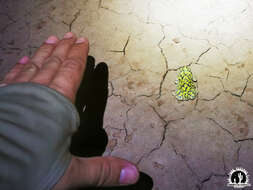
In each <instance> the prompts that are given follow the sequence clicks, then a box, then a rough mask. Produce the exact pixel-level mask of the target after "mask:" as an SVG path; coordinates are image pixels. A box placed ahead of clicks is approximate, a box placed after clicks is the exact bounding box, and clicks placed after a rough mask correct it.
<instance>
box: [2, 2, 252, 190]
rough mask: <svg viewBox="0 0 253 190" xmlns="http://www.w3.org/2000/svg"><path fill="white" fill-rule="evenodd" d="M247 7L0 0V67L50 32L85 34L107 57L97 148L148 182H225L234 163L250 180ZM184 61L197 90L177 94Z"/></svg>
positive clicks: (164, 187)
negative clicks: (102, 137) (187, 97)
mask: <svg viewBox="0 0 253 190" xmlns="http://www.w3.org/2000/svg"><path fill="white" fill-rule="evenodd" d="M252 11H253V2H252V1H250V0H223V1H220V0H202V1H200V0H199V1H188V0H177V1H175V0H138V1H137V0H65V1H60V0H36V1H35V0H34V1H32V0H22V1H21V0H20V1H15V0H8V1H6V0H0V23H1V24H0V76H1V78H2V77H3V76H4V75H5V73H6V72H7V71H8V70H9V69H10V68H12V66H13V65H14V64H15V63H16V62H17V60H18V59H19V58H20V57H21V56H24V55H32V54H33V53H34V51H35V50H36V49H37V47H39V46H40V44H41V43H42V42H43V40H45V39H46V38H47V37H48V36H49V35H52V34H54V35H57V36H58V37H62V36H63V35H64V34H65V33H66V32H68V31H72V32H74V33H76V34H77V35H78V36H86V37H88V38H89V41H90V55H92V56H94V57H95V58H96V61H97V62H102V61H103V62H106V63H107V64H108V67H109V88H110V89H109V99H108V103H107V108H106V113H105V116H104V128H105V130H106V132H107V133H108V137H109V143H108V146H107V149H106V152H105V153H104V155H112V156H118V157H122V158H125V159H128V160H130V161H132V162H134V163H136V164H137V165H138V167H139V168H140V170H141V171H143V172H145V173H146V174H148V175H149V176H150V177H152V179H153V182H154V187H153V189H154V190H168V189H172V190H186V189H187V190H195V189H196V190H200V189H201V190H221V189H222V190H225V189H233V188H232V187H227V179H228V174H229V172H230V171H231V169H235V168H236V167H242V168H244V169H246V170H247V171H248V173H249V175H250V176H252V177H251V178H252V183H253V76H252V74H253V12H252ZM185 65H188V66H189V67H190V68H191V70H192V72H193V75H194V77H195V78H196V79H197V86H198V92H199V93H198V96H197V97H196V98H195V100H191V101H178V100H177V99H176V98H175V96H173V94H172V93H173V91H175V89H176V86H175V84H174V82H175V80H176V78H177V73H178V70H179V68H180V67H182V66H185ZM245 189H253V188H252V186H251V187H247V188H245Z"/></svg>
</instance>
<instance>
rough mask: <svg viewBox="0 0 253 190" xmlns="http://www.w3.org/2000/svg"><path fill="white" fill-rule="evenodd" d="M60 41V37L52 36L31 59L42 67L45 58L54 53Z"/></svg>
mask: <svg viewBox="0 0 253 190" xmlns="http://www.w3.org/2000/svg"><path fill="white" fill-rule="evenodd" d="M58 42H59V39H58V38H57V37H56V36H50V37H49V38H48V39H47V40H46V41H45V43H43V44H42V45H41V46H40V48H39V49H38V50H37V51H36V53H35V54H34V56H33V57H32V59H31V61H32V62H33V63H35V64H36V65H37V66H38V67H39V68H41V67H42V65H43V63H44V62H45V60H46V59H47V58H48V57H49V56H50V55H51V54H52V52H53V50H54V48H55V47H56V45H57V43H58Z"/></svg>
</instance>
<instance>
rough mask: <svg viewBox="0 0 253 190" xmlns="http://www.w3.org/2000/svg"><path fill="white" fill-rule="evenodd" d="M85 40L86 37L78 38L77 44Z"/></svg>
mask: <svg viewBox="0 0 253 190" xmlns="http://www.w3.org/2000/svg"><path fill="white" fill-rule="evenodd" d="M83 42H85V38H83V37H82V38H78V39H77V40H76V43H77V44H81V43H83Z"/></svg>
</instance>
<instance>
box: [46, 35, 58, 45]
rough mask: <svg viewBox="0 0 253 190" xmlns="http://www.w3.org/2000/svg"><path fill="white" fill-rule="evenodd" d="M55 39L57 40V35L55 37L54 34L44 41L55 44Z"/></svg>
mask: <svg viewBox="0 0 253 190" xmlns="http://www.w3.org/2000/svg"><path fill="white" fill-rule="evenodd" d="M57 41H58V39H57V37H55V36H50V37H49V38H48V39H47V41H46V43H47V44H55V43H56V42H57Z"/></svg>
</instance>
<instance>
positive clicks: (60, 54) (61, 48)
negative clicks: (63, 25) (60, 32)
mask: <svg viewBox="0 0 253 190" xmlns="http://www.w3.org/2000/svg"><path fill="white" fill-rule="evenodd" d="M75 42H76V36H75V34H73V33H72V32H68V33H66V34H65V35H64V37H63V39H62V40H61V41H60V42H59V43H58V44H57V46H56V48H55V49H54V51H53V52H52V55H51V57H57V59H60V60H61V62H63V61H64V60H65V59H66V58H67V56H68V54H69V51H70V50H71V49H72V47H73V45H74V44H75ZM49 59H50V58H49Z"/></svg>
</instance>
